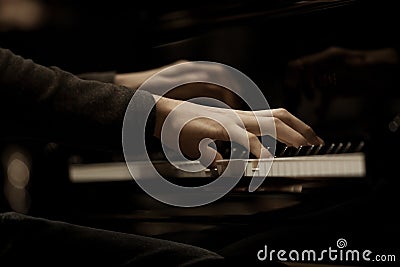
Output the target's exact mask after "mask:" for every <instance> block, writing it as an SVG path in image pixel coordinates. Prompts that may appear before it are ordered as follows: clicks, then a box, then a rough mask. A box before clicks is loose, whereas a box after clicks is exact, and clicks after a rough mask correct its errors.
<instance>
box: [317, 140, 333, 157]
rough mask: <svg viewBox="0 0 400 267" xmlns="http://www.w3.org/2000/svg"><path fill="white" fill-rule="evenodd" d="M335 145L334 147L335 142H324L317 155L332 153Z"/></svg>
mask: <svg viewBox="0 0 400 267" xmlns="http://www.w3.org/2000/svg"><path fill="white" fill-rule="evenodd" d="M335 147H336V145H335V143H332V144H326V145H324V146H323V147H322V148H321V149H320V151H319V155H324V154H332V152H333V151H334V149H335Z"/></svg>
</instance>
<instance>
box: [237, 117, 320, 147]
mask: <svg viewBox="0 0 400 267" xmlns="http://www.w3.org/2000/svg"><path fill="white" fill-rule="evenodd" d="M241 119H242V121H243V124H244V125H245V127H246V130H247V131H249V132H251V133H253V134H255V135H259V136H261V135H270V136H272V137H274V138H276V139H278V140H279V141H281V142H284V143H285V144H287V145H289V146H296V147H299V146H301V145H310V144H312V143H311V142H309V141H308V140H307V139H306V138H305V137H304V136H303V135H302V134H301V133H299V132H298V131H296V130H295V129H293V128H292V127H290V126H289V125H287V124H286V123H285V122H283V121H282V120H280V119H279V118H276V117H255V116H241ZM319 142H320V140H318V144H320V143H319Z"/></svg>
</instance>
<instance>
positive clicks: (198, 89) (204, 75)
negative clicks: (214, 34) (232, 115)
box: [115, 60, 243, 109]
mask: <svg viewBox="0 0 400 267" xmlns="http://www.w3.org/2000/svg"><path fill="white" fill-rule="evenodd" d="M188 62H189V61H186V60H179V61H176V62H174V63H172V64H170V65H166V66H163V67H160V68H157V69H152V70H148V71H143V72H135V73H126V74H117V75H116V78H115V83H116V84H119V85H124V86H127V87H131V88H135V89H137V88H139V87H140V85H141V84H142V83H143V82H145V81H146V80H147V79H148V78H150V77H151V76H153V75H154V74H156V73H158V72H160V71H161V70H165V69H166V68H168V67H171V66H174V65H177V64H182V63H188ZM210 75H213V76H218V77H219V79H221V78H222V79H232V78H231V77H230V74H229V73H227V71H226V68H223V67H220V66H218V65H217V64H215V65H214V64H213V65H212V64H186V65H185V68H171V69H169V70H168V71H165V72H161V73H158V74H157V77H156V80H155V79H153V80H152V84H153V86H152V91H151V93H153V94H156V95H161V92H159V91H157V83H159V84H160V85H161V84H162V85H163V86H169V85H170V87H171V88H173V87H174V85H176V84H179V83H180V82H181V81H185V80H187V78H190V80H192V81H196V80H207V79H208V78H210ZM165 97H168V98H173V99H179V100H190V99H193V98H198V97H207V98H213V99H216V100H218V101H222V102H223V103H225V104H227V105H228V106H230V107H231V108H236V109H239V108H243V103H242V101H241V100H240V98H239V97H238V96H236V95H235V94H234V93H232V92H231V91H230V90H227V89H226V88H223V87H221V86H218V85H215V84H211V83H202V82H198V83H195V82H193V83H189V84H184V85H181V86H179V87H176V88H174V89H173V90H171V91H169V92H168V93H167V94H165ZM212 104H214V105H218V103H217V102H215V103H214V102H213V103H212Z"/></svg>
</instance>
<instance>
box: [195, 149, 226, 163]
mask: <svg viewBox="0 0 400 267" xmlns="http://www.w3.org/2000/svg"><path fill="white" fill-rule="evenodd" d="M200 149H201V157H200V158H199V161H200V163H201V164H202V165H203V166H206V167H211V168H215V167H217V160H222V159H223V157H222V155H221V154H220V153H219V152H218V151H217V150H215V149H214V148H212V147H210V146H205V147H203V148H200Z"/></svg>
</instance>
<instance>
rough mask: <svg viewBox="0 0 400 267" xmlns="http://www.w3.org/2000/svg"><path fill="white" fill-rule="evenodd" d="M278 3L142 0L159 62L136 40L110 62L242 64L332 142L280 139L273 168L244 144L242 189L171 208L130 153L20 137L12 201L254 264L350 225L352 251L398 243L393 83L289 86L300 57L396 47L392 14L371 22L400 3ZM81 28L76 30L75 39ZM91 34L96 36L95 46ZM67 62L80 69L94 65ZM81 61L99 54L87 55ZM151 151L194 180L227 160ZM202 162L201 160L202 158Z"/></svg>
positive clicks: (189, 182)
mask: <svg viewBox="0 0 400 267" xmlns="http://www.w3.org/2000/svg"><path fill="white" fill-rule="evenodd" d="M228 2H229V3H228ZM264 2H265V1H264ZM268 2H270V3H271V5H267V4H265V6H264V5H262V4H259V3H258V4H257V3H255V2H254V1H250V2H245V1H222V2H218V3H217V2H215V1H204V3H202V4H201V6H202V8H200V9H198V8H199V6H197V5H196V4H194V3H191V4H189V3H188V4H187V5H185V6H173V5H172V6H171V7H170V8H166V9H163V8H162V7H159V8H158V9H155V10H152V9H151V8H150V9H149V8H148V7H147V6H146V5H144V6H140V7H139V9H141V10H142V11H143V10H144V11H145V12H142V13H140V12H139V13H140V14H142V17H140V16H138V17H139V18H142V19H143V20H145V21H151V23H149V24H146V30H148V35H149V36H151V38H149V40H150V41H149V40H147V41H148V42H149V43H151V47H150V48H148V51H149V54H150V57H151V60H150V63H149V62H146V63H143V61H144V60H141V56H138V55H135V54H134V52H132V51H133V50H134V49H131V47H130V45H132V46H134V45H137V44H134V43H135V42H133V41H127V43H128V44H129V45H128V44H125V45H122V47H116V49H115V50H116V51H117V52H116V53H117V55H119V57H118V56H116V57H112V58H107V57H106V58H105V61H104V62H102V68H106V67H114V66H115V64H119V65H120V66H122V67H121V69H128V66H129V65H130V64H131V62H129V61H130V58H131V57H130V56H132V58H135V59H139V61H138V62H139V63H143V65H142V67H152V66H156V64H159V63H160V62H163V63H170V62H171V61H174V60H177V59H182V58H186V59H189V60H209V61H216V62H221V63H225V64H227V65H231V66H233V67H236V68H237V69H239V70H242V71H243V72H244V73H246V75H248V76H249V77H251V78H252V79H253V80H254V81H255V82H256V84H257V85H258V86H259V87H260V88H263V90H264V93H265V95H266V96H267V99H268V101H269V103H270V105H271V107H286V108H287V109H288V110H289V111H290V112H292V113H294V114H296V115H297V116H298V117H300V118H302V119H304V120H305V121H306V122H308V123H309V124H310V125H312V126H313V128H314V129H315V130H316V132H317V133H318V134H319V135H320V136H322V137H323V138H324V139H325V141H326V145H324V146H321V147H317V146H315V147H300V148H291V147H286V146H284V145H282V144H278V146H277V149H276V151H275V153H274V154H275V158H274V159H273V162H272V165H271V169H270V170H269V171H267V169H268V168H264V167H263V163H264V162H263V161H258V160H255V159H241V158H240V156H241V154H242V152H243V151H242V150H241V149H238V150H236V151H233V152H234V153H235V155H236V156H237V157H236V158H237V161H238V162H239V164H241V165H242V166H243V173H244V175H243V176H244V177H243V178H242V179H241V180H240V181H239V183H238V184H237V186H235V188H234V189H233V190H232V191H231V192H229V193H228V194H227V195H226V196H224V197H223V198H221V199H219V200H218V201H216V202H214V203H211V204H208V205H205V206H201V207H196V208H191V209H185V208H179V207H173V206H169V205H165V204H163V203H161V202H158V201H156V200H155V199H153V198H151V197H150V196H148V195H147V194H146V193H144V192H143V191H142V190H141V188H140V187H138V186H137V184H136V183H135V182H134V181H133V179H132V177H131V175H130V173H129V171H128V169H127V167H126V164H125V162H124V160H123V155H122V153H121V152H120V151H119V152H109V151H88V150H85V149H81V148H71V147H65V146H63V145H60V144H54V143H42V142H32V141H31V140H23V141H16V142H15V143H17V144H19V146H17V148H18V147H22V149H20V150H18V151H19V152H20V153H22V154H24V153H26V154H28V155H29V156H28V157H26V158H27V159H28V160H29V159H32V161H29V162H28V163H27V164H26V166H28V167H30V180H29V183H27V187H26V191H24V192H23V193H21V190H17V191H12V192H11V193H12V194H11V195H8V201H9V199H22V200H21V201H20V202H16V203H17V204H14V206H13V208H15V209H18V208H21V207H22V210H23V211H24V212H26V213H28V214H32V215H38V216H45V217H48V218H52V219H59V220H63V221H68V222H72V223H77V224H81V225H87V226H92V227H99V228H104V229H110V230H116V231H123V232H129V233H134V234H141V235H147V236H152V237H159V238H166V239H170V240H175V241H179V242H185V243H189V244H193V245H199V246H202V247H204V248H208V249H211V250H214V251H218V252H220V253H222V254H224V255H230V256H233V257H238V258H240V257H243V258H245V259H246V260H249V262H250V261H251V259H252V258H251V257H253V256H254V255H253V254H254V253H256V251H258V250H259V249H260V248H261V247H262V245H263V244H264V243H268V244H277V245H276V247H277V248H283V247H285V246H287V245H288V243H289V244H291V245H293V247H295V246H306V245H310V246H309V247H308V248H309V249H310V248H316V246H318V247H323V246H329V245H333V244H332V243H330V242H331V241H332V240H335V241H336V240H337V239H338V238H339V237H342V236H341V235H346V237H347V239H348V241H352V242H353V243H351V245H352V246H354V247H356V246H357V245H360V246H361V245H362V246H363V247H367V246H368V245H371V247H372V246H375V247H376V246H378V247H380V248H385V246H386V247H387V248H388V249H398V248H399V247H398V244H397V240H398V238H399V237H400V235H399V228H398V225H399V221H398V219H396V218H395V216H394V215H393V214H394V211H395V210H397V209H398V205H397V203H398V188H399V187H398V186H399V181H398V179H397V176H398V175H397V173H398V170H397V169H398V157H397V156H396V155H394V156H392V154H391V153H392V152H394V153H396V152H397V151H399V149H400V142H399V140H400V139H399V131H398V130H397V128H396V123H397V124H399V125H400V123H398V114H400V110H399V108H398V107H399V105H398V103H399V101H398V94H397V93H394V94H392V93H391V91H390V90H389V89H390V88H392V89H393V86H394V83H391V82H385V83H384V85H382V87H379V88H378V89H377V90H379V91H380V92H381V93H382V92H383V94H379V95H378V97H376V95H375V91H374V90H371V89H370V88H368V89H366V90H364V88H344V89H342V90H341V91H340V92H336V91H334V90H333V91H332V90H331V91H326V89H327V88H321V92H322V93H323V98H322V99H319V100H318V99H317V100H316V102H313V101H311V100H308V99H307V98H306V97H305V95H304V93H303V92H300V91H294V90H292V89H293V88H286V87H285V86H284V85H283V83H282V79H283V78H284V72H285V67H286V63H287V62H288V61H289V60H290V59H294V58H297V57H299V56H302V55H306V54H309V53H312V52H316V51H320V50H322V49H323V48H325V47H329V46H332V45H341V46H346V47H361V48H371V47H378V46H380V45H382V44H383V45H393V44H394V41H393V32H396V31H395V30H394V29H395V26H394V25H397V24H395V23H393V22H392V20H395V19H393V16H389V15H388V16H384V19H382V20H379V21H377V20H376V19H371V18H374V17H375V15H376V13H377V14H379V13H383V14H392V13H391V12H394V11H393V10H394V9H390V8H389V7H388V8H386V7H385V6H384V5H383V4H382V5H381V4H378V2H376V1H356V0H329V1H318V0H315V1H313V0H311V1H295V0H293V1H289V0H288V1H268ZM384 2H385V3H386V1H384ZM253 4H254V5H253ZM164 5H165V4H164ZM199 5H200V4H199ZM124 14H125V13H124ZM152 16H154V17H152ZM118 21H119V20H118V19H116V20H114V23H118ZM124 22H125V23H126V20H124ZM110 23H111V22H110ZM317 24H318V27H316V25H317ZM88 26H90V25H86V27H87V28H85V27H84V29H88V28H89V27H88ZM117 26H119V27H116V28H122V29H120V30H121V32H123V31H124V30H129V25H125V27H120V26H121V25H118V24H117ZM110 28H113V27H110ZM72 32H73V31H71V33H70V34H71V35H68V34H66V36H73V35H72ZM67 33H68V32H67ZM146 36H147V35H146ZM89 39H90V38H88V39H87V44H91V43H92V42H93V40H89ZM71 40H73V38H72V39H71ZM146 44H147V42H146ZM107 45H111V44H109V43H107ZM128 46H129V47H128ZM88 47H90V49H87V50H85V49H83V50H79V49H78V48H76V49H77V50H78V52H79V53H78V55H79V54H81V55H83V54H86V53H88V55H91V56H88V58H92V57H93V58H94V53H95V51H96V50H91V49H92V46H90V45H88ZM96 47H98V49H99V50H100V51H101V50H102V49H105V48H108V47H103V46H102V45H101V42H99V43H97V44H96ZM38 51H39V50H38ZM122 54H123V55H124V56H121V55H122ZM54 59H55V60H56V59H57V57H56V55H55V57H54ZM61 62H63V61H61ZM67 62H68V61H67ZM68 64H70V65H68V66H70V67H71V68H73V69H75V70H77V71H81V70H82V68H83V67H82V65H80V64H78V65H79V66H73V65H72V63H71V62H68ZM82 64H83V66H85V64H90V60H87V61H85V62H83V63H82ZM57 65H61V66H63V64H57ZM367 78H371V79H372V78H374V77H366V79H367ZM375 89H376V88H375ZM324 90H325V91H324ZM318 101H321V102H318ZM316 103H319V104H320V103H322V105H321V104H320V105H317V106H316ZM397 127H398V126H397ZM7 146H8V143H6V144H5V145H3V146H2V148H6V147H7ZM3 151H6V150H5V149H4V150H3ZM154 159H155V160H154V161H153V164H154V165H155V166H156V168H157V170H159V171H160V172H161V173H163V174H164V175H165V176H166V177H167V178H168V179H170V180H171V181H173V182H174V183H176V184H181V185H185V186H196V185H202V184H206V183H208V182H210V181H212V180H213V179H215V177H218V174H220V173H221V172H223V170H224V166H225V164H226V162H225V161H221V162H219V163H218V168H217V169H216V170H211V169H207V168H205V169H204V170H203V171H201V172H197V173H196V172H194V173H189V174H188V173H182V172H180V171H179V170H177V169H176V168H175V169H174V168H172V166H171V165H170V164H168V163H166V162H165V161H162V160H160V159H162V156H160V155H159V154H157V153H155V155H154ZM191 164H194V166H195V167H196V168H197V167H198V165H199V164H200V163H199V162H192V163H191ZM268 164H269V163H268ZM268 164H267V165H268ZM3 165H4V164H3ZM3 168H4V169H5V170H6V169H7V166H6V165H4V166H3ZM265 175H266V176H267V177H266V179H265V181H264V182H263V184H262V185H261V186H260V187H259V188H258V190H257V191H256V192H249V191H248V185H249V181H250V180H251V177H253V176H256V177H263V176H265ZM55 177H56V178H57V179H55ZM4 187H5V189H7V188H6V187H7V186H4ZM3 189H4V188H3ZM10 196H12V197H11V198H10ZM376 220H378V222H375V221H376ZM321 239H324V240H321ZM324 241H325V243H324ZM285 242H286V244H284V243H285ZM260 245H261V247H260ZM279 245H282V246H279ZM252 255H253V256H252ZM254 258H255V256H254ZM253 260H255V259H253Z"/></svg>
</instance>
